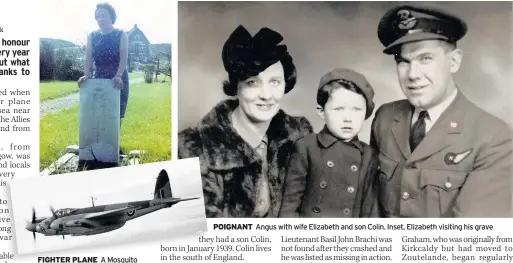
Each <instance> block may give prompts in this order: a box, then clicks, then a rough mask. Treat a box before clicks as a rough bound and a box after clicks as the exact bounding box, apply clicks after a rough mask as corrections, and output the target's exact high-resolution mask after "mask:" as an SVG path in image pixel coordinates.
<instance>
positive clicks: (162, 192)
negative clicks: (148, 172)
mask: <svg viewBox="0 0 513 263" xmlns="http://www.w3.org/2000/svg"><path fill="white" fill-rule="evenodd" d="M153 196H154V197H153V198H155V199H161V198H172V197H173V193H172V192H171V184H170V182H169V176H168V175H167V172H166V170H164V169H162V170H161V171H160V173H159V176H158V177H157V183H156V184H155V192H154V193H153Z"/></svg>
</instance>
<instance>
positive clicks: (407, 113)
mask: <svg viewBox="0 0 513 263" xmlns="http://www.w3.org/2000/svg"><path fill="white" fill-rule="evenodd" d="M412 114H413V110H412V109H411V108H410V107H405V108H404V109H403V110H402V111H401V112H399V113H398V114H396V115H395V119H394V123H393V124H392V134H394V138H395V141H396V143H397V146H398V147H399V149H400V150H401V153H402V154H403V156H404V158H406V159H408V157H409V156H410V153H411V151H410V144H409V142H408V138H409V137H410V126H411V116H412Z"/></svg>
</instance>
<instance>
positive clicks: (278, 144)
mask: <svg viewBox="0 0 513 263" xmlns="http://www.w3.org/2000/svg"><path fill="white" fill-rule="evenodd" d="M282 40H283V37H282V36H281V35H280V34H279V33H278V32H275V31H273V30H271V29H269V28H262V29H260V31H259V32H258V33H257V34H256V35H255V36H253V37H252V36H251V34H250V33H249V32H248V31H247V30H246V29H245V28H244V27H243V26H239V27H237V28H236V29H235V31H233V33H232V34H231V35H230V37H229V38H228V40H227V41H226V42H225V44H224V46H223V50H222V59H223V64H224V68H225V70H226V72H227V73H228V80H227V81H225V83H224V85H223V91H224V93H225V94H226V95H228V96H233V97H235V98H234V99H227V100H224V101H221V102H220V103H219V104H217V105H216V106H214V108H213V109H212V110H211V111H210V112H209V113H207V115H206V116H204V117H203V119H201V121H200V122H199V123H198V124H197V126H195V127H191V128H187V129H185V130H183V131H181V132H180V133H179V137H178V143H179V146H178V158H180V159H181V158H192V157H199V160H200V165H201V173H202V179H203V192H204V198H205V206H206V214H207V217H209V218H212V217H277V216H278V213H279V210H280V207H281V202H282V192H283V183H284V181H285V180H284V177H285V169H286V167H287V164H288V161H289V157H290V156H289V154H290V152H291V151H292V149H293V144H294V142H295V141H296V140H297V139H299V138H301V137H303V136H304V135H306V134H309V133H312V132H313V131H312V127H311V125H310V123H309V122H308V120H307V119H306V118H304V117H293V116H290V115H288V114H287V113H285V112H284V111H283V110H281V109H280V101H281V100H282V99H283V97H284V95H285V94H287V93H288V92H290V91H291V90H292V89H293V88H294V86H295V84H296V67H295V65H294V63H293V61H292V57H291V56H290V54H289V53H288V52H287V46H286V45H279V43H280V42H281V41H282Z"/></svg>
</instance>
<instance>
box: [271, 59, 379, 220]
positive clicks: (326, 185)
mask: <svg viewBox="0 0 513 263" xmlns="http://www.w3.org/2000/svg"><path fill="white" fill-rule="evenodd" d="M373 98H374V90H373V89H372V87H371V85H370V84H369V83H368V82H367V80H366V78H365V77H364V76H363V75H362V74H360V73H357V72H355V71H353V70H349V69H334V70H332V71H331V72H329V73H327V74H326V75H324V76H323V77H322V78H321V80H320V83H319V89H318V91H317V104H318V105H317V112H318V114H319V115H320V117H321V118H322V119H323V120H324V121H325V123H326V125H325V126H324V128H323V130H322V131H321V132H319V133H318V134H310V135H307V136H305V137H304V138H302V139H300V140H298V141H297V142H296V144H295V149H294V153H293V154H292V156H291V159H290V163H289V167H288V171H287V175H286V178H285V186H284V194H283V203H282V207H281V211H280V217H298V216H299V217H331V218H333V217H377V216H378V211H377V209H378V207H377V193H376V192H375V190H376V188H375V184H376V183H377V182H376V181H375V179H376V178H377V169H378V167H377V165H378V163H377V155H376V154H375V153H374V151H373V150H372V148H371V147H370V146H369V145H367V144H366V143H364V142H361V141H359V140H358V133H359V132H360V130H361V128H362V125H363V123H364V121H365V120H366V119H367V118H369V117H370V116H371V115H372V111H373V109H374V102H373Z"/></svg>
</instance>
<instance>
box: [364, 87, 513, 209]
mask: <svg viewBox="0 0 513 263" xmlns="http://www.w3.org/2000/svg"><path fill="white" fill-rule="evenodd" d="M413 110H414V108H413V107H412V106H411V105H410V103H409V102H408V101H407V100H401V101H396V102H392V103H388V104H384V105H382V106H381V107H380V108H379V109H378V110H377V111H376V116H375V118H374V121H373V123H372V134H371V146H373V147H375V148H376V149H377V150H379V165H380V175H379V183H380V201H379V202H380V208H381V209H382V211H383V216H385V217H510V216H512V212H511V211H512V203H511V196H512V191H511V175H512V165H511V157H512V149H513V147H512V131H511V130H510V128H509V127H508V126H507V124H506V123H504V122H503V121H501V120H499V119H498V118H496V117H494V116H492V115H490V114H488V113H486V112H485V111H483V110H481V109H480V108H478V107H477V106H476V105H474V104H473V103H471V102H470V101H468V100H467V99H466V98H465V97H464V96H463V94H461V91H459V90H458V95H457V96H456V98H455V99H454V101H453V102H452V103H451V104H450V105H449V107H448V108H447V109H446V110H445V111H444V112H443V113H442V115H441V116H440V117H439V119H438V120H437V121H436V122H435V123H434V125H433V127H432V128H431V130H429V132H428V133H427V134H426V136H425V137H424V139H423V140H422V142H421V143H420V144H419V145H418V146H417V148H416V149H415V151H414V152H410V146H409V143H408V138H409V136H410V129H411V128H410V127H411V118H412V114H413Z"/></svg>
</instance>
